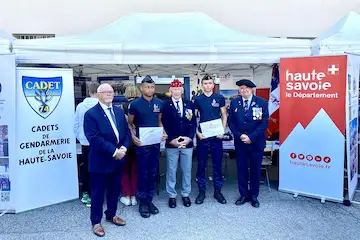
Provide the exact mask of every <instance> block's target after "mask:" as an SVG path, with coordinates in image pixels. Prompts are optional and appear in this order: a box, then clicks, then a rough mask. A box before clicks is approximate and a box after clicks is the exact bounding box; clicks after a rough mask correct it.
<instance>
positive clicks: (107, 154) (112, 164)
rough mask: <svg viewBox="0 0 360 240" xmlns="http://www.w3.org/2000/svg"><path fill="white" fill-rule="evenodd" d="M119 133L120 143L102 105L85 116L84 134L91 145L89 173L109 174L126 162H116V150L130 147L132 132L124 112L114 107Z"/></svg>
mask: <svg viewBox="0 0 360 240" xmlns="http://www.w3.org/2000/svg"><path fill="white" fill-rule="evenodd" d="M113 111H114V114H115V118H116V121H117V126H118V131H119V142H118V141H117V138H116V135H115V133H114V131H113V129H112V127H111V123H110V121H109V119H108V118H107V116H106V114H105V112H104V110H103V108H102V107H101V106H100V104H97V105H95V106H94V107H93V108H91V109H89V110H88V111H87V112H86V113H85V116H84V132H85V136H86V138H87V139H88V141H89V143H90V153H89V172H97V173H108V172H112V171H114V169H115V168H116V167H117V165H118V164H121V162H123V161H124V160H120V161H119V160H115V158H114V157H113V154H114V152H115V150H116V148H119V147H121V146H125V147H126V148H128V147H129V144H130V131H129V128H128V124H127V121H126V119H125V114H124V111H123V110H122V109H121V108H119V107H115V106H113Z"/></svg>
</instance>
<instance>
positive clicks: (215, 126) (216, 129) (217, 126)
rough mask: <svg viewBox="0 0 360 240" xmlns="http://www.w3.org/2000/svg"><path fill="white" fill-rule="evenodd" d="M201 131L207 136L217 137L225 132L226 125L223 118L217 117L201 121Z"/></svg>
mask: <svg viewBox="0 0 360 240" xmlns="http://www.w3.org/2000/svg"><path fill="white" fill-rule="evenodd" d="M200 127H201V132H202V134H203V135H204V136H205V137H215V136H217V135H222V134H224V133H225V132H224V127H223V125H222V121H221V119H220V118H219V119H215V120H211V121H207V122H203V123H200Z"/></svg>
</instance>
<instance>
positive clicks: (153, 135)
mask: <svg viewBox="0 0 360 240" xmlns="http://www.w3.org/2000/svg"><path fill="white" fill-rule="evenodd" d="M163 131H164V130H163V128H162V127H144V128H139V138H140V142H141V146H147V145H153V144H158V143H160V142H161V138H162V136H163Z"/></svg>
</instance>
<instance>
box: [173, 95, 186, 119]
mask: <svg viewBox="0 0 360 240" xmlns="http://www.w3.org/2000/svg"><path fill="white" fill-rule="evenodd" d="M171 99H172V101H173V103H174V106H175V108H176V109H177V106H178V105H177V104H176V102H179V109H180V116H181V117H182V115H183V108H184V107H183V101H182V98H180V99H179V100H175V99H174V98H173V97H172V98H171Z"/></svg>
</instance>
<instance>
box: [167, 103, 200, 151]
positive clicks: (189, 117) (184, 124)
mask: <svg viewBox="0 0 360 240" xmlns="http://www.w3.org/2000/svg"><path fill="white" fill-rule="evenodd" d="M182 101H183V104H184V106H183V113H182V117H180V116H179V114H178V113H177V110H176V107H175V106H174V104H173V101H172V99H168V100H166V101H164V104H163V114H162V123H163V126H164V129H165V131H166V133H167V135H168V139H167V140H166V147H167V148H174V146H173V145H171V144H169V143H170V142H171V141H172V140H174V139H175V138H177V137H179V136H185V137H188V138H190V139H191V140H193V138H194V136H195V132H196V116H195V108H194V104H193V103H192V102H190V101H187V100H184V99H183V100H182ZM192 147H193V143H192V141H191V142H190V143H189V144H188V145H187V148H192Z"/></svg>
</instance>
